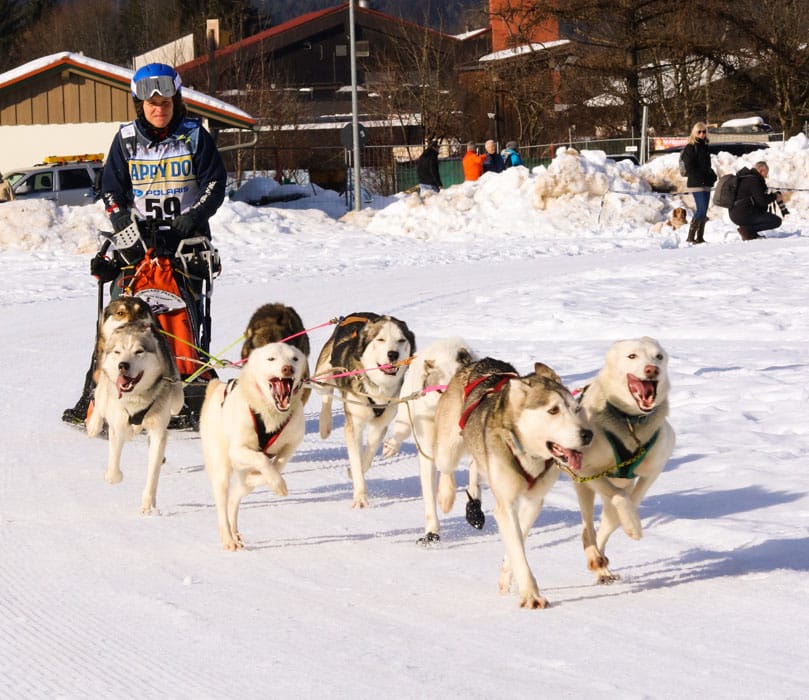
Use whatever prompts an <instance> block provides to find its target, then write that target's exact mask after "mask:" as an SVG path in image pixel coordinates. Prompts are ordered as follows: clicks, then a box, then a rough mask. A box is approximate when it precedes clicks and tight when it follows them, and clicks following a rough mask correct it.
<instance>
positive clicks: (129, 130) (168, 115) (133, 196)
mask: <svg viewBox="0 0 809 700" xmlns="http://www.w3.org/2000/svg"><path fill="white" fill-rule="evenodd" d="M131 89H132V101H133V103H134V105H135V112H136V113H137V119H135V121H132V122H128V123H126V124H122V125H121V127H120V129H119V130H118V134H116V136H115V138H114V140H113V143H112V146H111V147H110V151H109V155H108V156H107V161H106V163H105V164H104V174H103V176H102V179H101V196H102V199H103V200H104V206H105V207H106V210H107V215H108V216H109V217H110V222H111V223H112V227H113V229H114V231H115V232H116V233H117V232H118V231H121V230H123V229H125V228H126V227H127V226H129V224H130V223H131V222H132V219H133V217H134V218H135V219H161V220H163V221H170V222H171V230H172V231H173V232H174V233H175V234H176V237H177V239H182V238H187V237H189V236H194V235H199V234H203V235H205V236H207V237H209V238H210V235H211V231H210V227H209V226H208V219H210V218H211V216H213V215H214V213H216V210H217V209H218V208H219V207H220V205H221V204H222V202H223V201H224V199H225V186H226V183H227V172H226V171H225V166H224V163H223V162H222V157H221V156H220V155H219V151H218V150H217V149H216V144H215V143H214V140H213V137H212V136H211V135H210V134H209V133H208V131H206V130H205V129H204V128H203V126H202V123H201V120H200V119H198V118H196V117H189V116H188V115H187V112H186V108H185V103H184V102H183V99H182V81H181V79H180V76H179V74H178V73H177V71H175V70H174V69H173V68H172V67H171V66H167V65H165V64H162V63H150V64H148V65H145V66H143V67H142V68H140V69H138V70H137V71H136V72H135V74H134V75H133V76H132V83H131Z"/></svg>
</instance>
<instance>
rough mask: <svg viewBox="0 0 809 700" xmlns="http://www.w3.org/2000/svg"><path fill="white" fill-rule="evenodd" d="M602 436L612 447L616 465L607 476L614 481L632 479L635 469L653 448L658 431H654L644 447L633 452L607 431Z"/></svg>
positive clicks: (641, 446)
mask: <svg viewBox="0 0 809 700" xmlns="http://www.w3.org/2000/svg"><path fill="white" fill-rule="evenodd" d="M604 434H605V435H606V436H607V440H609V442H610V446H611V447H612V454H613V455H614V456H615V464H616V465H618V466H616V468H615V471H611V472H608V476H610V477H612V478H614V479H634V478H635V469H637V468H638V465H640V463H641V462H643V460H644V459H645V458H646V455H647V453H648V452H649V450H651V449H652V447H654V444H655V443H656V442H657V436H658V435H659V434H660V431H659V430H655V432H654V435H652V437H651V438H650V439H649V441H648V442H647V443H646V444H645V445H640V446H639V447H638V449H637V450H635V451H634V452H631V451H630V450H629V449H627V447H626V445H624V443H623V442H621V441H620V440H619V439H618V438H617V437H616V436H615V435H613V434H612V433H611V432H610V431H609V430H605V431H604Z"/></svg>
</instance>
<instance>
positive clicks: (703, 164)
mask: <svg viewBox="0 0 809 700" xmlns="http://www.w3.org/2000/svg"><path fill="white" fill-rule="evenodd" d="M680 157H681V158H682V160H683V164H684V165H685V171H686V178H687V182H686V190H687V191H688V192H691V193H692V194H693V196H694V204H695V205H696V211H695V212H694V216H693V218H692V219H691V227H690V228H689V229H688V238H687V239H686V240H687V242H688V243H705V239H704V235H705V222H706V221H708V204H709V203H710V201H711V187H713V185H714V183H715V182H716V173H715V172H714V171H713V168H711V153H710V151H709V150H708V127H707V125H706V124H705V122H697V123H696V124H694V126H693V127H692V128H691V135H690V136H689V137H688V144H687V145H686V147H685V148H683V152H682V154H681V156H680Z"/></svg>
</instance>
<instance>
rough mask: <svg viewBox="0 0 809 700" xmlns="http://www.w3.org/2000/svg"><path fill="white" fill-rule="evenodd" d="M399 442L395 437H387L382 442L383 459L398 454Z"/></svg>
mask: <svg viewBox="0 0 809 700" xmlns="http://www.w3.org/2000/svg"><path fill="white" fill-rule="evenodd" d="M399 446H400V443H399V441H398V440H396V439H395V438H387V439H386V440H385V442H384V443H383V444H382V456H383V457H384V458H385V459H390V458H391V457H395V456H396V455H397V454H399Z"/></svg>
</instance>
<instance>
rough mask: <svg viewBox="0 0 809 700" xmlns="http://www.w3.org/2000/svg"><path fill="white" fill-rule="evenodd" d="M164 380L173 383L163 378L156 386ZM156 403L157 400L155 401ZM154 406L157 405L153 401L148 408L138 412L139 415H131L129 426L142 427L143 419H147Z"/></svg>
mask: <svg viewBox="0 0 809 700" xmlns="http://www.w3.org/2000/svg"><path fill="white" fill-rule="evenodd" d="M163 379H166V381H172V380H171V379H169V378H166V377H161V378H160V379H158V380H157V381H156V382H155V384H154V386H157V385H158V384H159V383H160V382H161V381H163ZM153 388H154V387H153ZM155 401H156V399H155ZM154 405H155V402H154V401H152V403H150V404H149V405H148V406H147V407H146V408H143V409H141V410H140V411H138V412H137V413H133V414H132V415H130V416H129V421H128V423H129V425H142V424H143V419H144V418H146V414H147V413H148V412H149V411H151V410H152V406H154Z"/></svg>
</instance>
